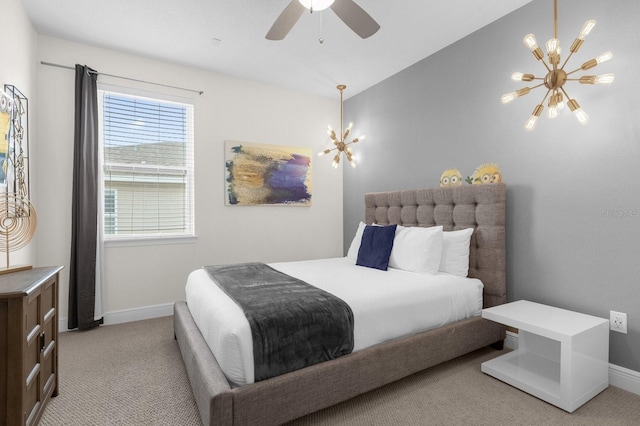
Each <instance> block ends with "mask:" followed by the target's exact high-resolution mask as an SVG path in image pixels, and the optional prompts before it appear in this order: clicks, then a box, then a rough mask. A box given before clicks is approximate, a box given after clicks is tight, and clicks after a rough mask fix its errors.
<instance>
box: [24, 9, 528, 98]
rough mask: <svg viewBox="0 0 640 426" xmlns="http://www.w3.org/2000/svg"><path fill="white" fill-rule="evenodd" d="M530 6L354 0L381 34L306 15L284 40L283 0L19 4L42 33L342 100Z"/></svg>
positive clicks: (328, 14) (330, 16)
mask: <svg viewBox="0 0 640 426" xmlns="http://www.w3.org/2000/svg"><path fill="white" fill-rule="evenodd" d="M530 1H532V0H447V1H425V0H394V1H390V0H356V2H357V3H358V4H359V5H360V6H361V7H362V8H363V9H365V10H366V11H367V12H368V13H369V14H370V15H371V16H372V17H373V18H374V19H375V20H376V21H377V22H378V23H379V24H380V27H381V28H380V30H379V31H378V32H377V33H376V34H374V35H373V36H371V37H369V38H368V39H361V38H360V37H358V36H357V35H356V34H355V33H353V32H352V31H351V30H350V29H349V28H348V27H347V26H346V25H345V24H344V23H343V22H342V21H341V20H340V19H339V18H338V17H337V16H336V15H335V13H333V11H332V10H331V9H326V10H324V11H316V12H314V13H312V14H311V13H308V12H307V13H304V14H303V15H302V17H301V18H300V20H299V21H298V22H297V24H296V25H295V26H294V27H293V29H292V30H291V32H290V33H289V34H288V35H287V37H286V38H285V39H284V40H282V41H269V40H266V39H265V34H266V33H267V31H268V30H269V28H270V27H271V25H272V24H273V22H274V21H275V19H276V18H277V17H278V15H279V14H280V12H281V11H282V10H283V9H284V8H285V7H286V6H287V4H289V2H290V0H92V1H87V0H55V1H52V0H22V3H23V4H24V6H25V9H26V11H27V14H28V15H29V17H30V19H31V21H32V22H33V25H34V27H35V29H36V31H37V32H38V33H39V34H43V35H49V36H54V37H59V38H62V39H67V40H71V41H76V42H82V43H85V44H90V45H95V46H99V47H105V48H110V49H115V50H119V51H123V52H128V53H133V54H136V55H142V56H146V57H150V58H155V59H160V60H164V61H168V62H173V63H178V64H183V65H188V66H193V67H197V68H201V69H206V70H211V71H214V72H218V73H222V74H227V75H233V76H237V77H241V78H247V79H251V80H256V81H260V82H264V83H267V84H271V85H274V86H277V87H282V88H287V89H292V90H296V91H299V92H304V93H309V94H314V95H320V96H327V97H332V96H337V90H336V88H335V87H336V85H337V84H346V85H347V87H348V88H347V90H346V91H345V93H344V96H345V98H348V97H350V96H353V95H354V94H357V93H359V92H360V91H362V90H364V89H367V88H368V87H371V86H373V85H375V84H376V83H378V82H380V81H382V80H384V79H386V78H387V77H389V76H391V75H393V74H395V73H397V72H398V71H400V70H402V69H404V68H406V67H408V66H410V65H412V64H414V63H416V62H418V61H419V60H421V59H423V58H425V57H427V56H429V55H431V54H433V53H435V52H437V51H438V50H440V49H442V48H444V47H446V46H448V45H449V44H451V43H453V42H455V41H457V40H459V39H461V38H463V37H465V36H466V35H468V34H470V33H472V32H474V31H476V30H477V29H479V28H482V27H483V26H485V25H487V24H489V23H491V22H493V21H495V20H496V19H498V18H500V17H502V16H504V15H506V14H508V13H509V12H511V11H513V10H515V9H517V8H519V7H521V6H523V5H525V4H527V3H529V2H530ZM320 38H322V39H323V40H324V42H323V43H320V42H319V39H320ZM81 60H82V59H81V58H78V61H81ZM62 65H73V64H62ZM88 65H91V64H88ZM101 71H103V72H105V73H110V72H114V71H111V70H108V69H105V70H101Z"/></svg>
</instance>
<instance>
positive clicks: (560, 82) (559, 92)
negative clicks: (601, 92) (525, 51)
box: [501, 0, 615, 132]
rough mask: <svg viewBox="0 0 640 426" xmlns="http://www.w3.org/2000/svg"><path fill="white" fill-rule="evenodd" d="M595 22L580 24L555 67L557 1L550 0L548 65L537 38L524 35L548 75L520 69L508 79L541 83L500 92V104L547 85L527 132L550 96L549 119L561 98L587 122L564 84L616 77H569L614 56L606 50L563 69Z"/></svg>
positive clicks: (557, 56) (601, 81)
mask: <svg viewBox="0 0 640 426" xmlns="http://www.w3.org/2000/svg"><path fill="white" fill-rule="evenodd" d="M595 25H596V21H595V20H593V19H590V20H588V21H587V22H585V23H584V25H583V26H582V30H581V31H580V34H579V35H578V37H577V38H576V39H575V40H574V42H573V44H572V45H571V47H570V48H569V52H570V53H569V56H567V59H566V60H565V61H564V63H563V64H562V66H558V65H559V64H560V41H559V40H558V0H554V1H553V38H552V39H549V41H547V43H546V48H547V55H548V57H549V64H547V62H546V61H545V59H544V53H543V52H542V49H540V47H538V44H537V42H536V38H535V36H534V35H533V34H527V35H526V36H525V37H524V40H523V41H524V44H525V46H527V47H528V48H529V49H530V50H531V53H533V56H534V57H535V58H536V59H537V60H538V61H541V62H542V64H543V65H544V67H545V68H546V69H547V75H546V76H545V77H536V76H534V75H533V74H523V73H520V72H516V73H513V75H512V76H511V78H512V79H513V80H515V81H527V82H528V81H534V80H542V83H540V84H538V85H537V86H532V87H523V88H522V89H519V90H516V91H515V92H511V93H507V94H506V95H503V96H502V98H501V101H502V103H503V104H508V103H509V102H511V101H513V100H514V99H516V98H519V97H520V96H524V95H526V94H528V93H529V92H530V91H531V90H533V89H536V88H538V87H542V86H544V87H546V88H547V93H546V94H545V95H544V98H542V101H541V102H540V104H538V105H536V107H535V108H534V110H533V114H531V117H529V119H528V120H527V122H526V123H525V125H524V128H525V130H526V131H529V132H530V131H532V130H533V129H534V128H535V127H536V122H537V121H538V117H540V115H541V114H542V111H543V109H544V103H545V101H546V100H547V98H549V103H548V105H547V106H548V107H549V109H548V112H547V116H548V117H549V118H555V117H557V116H558V114H559V112H560V111H561V110H562V109H564V106H565V104H564V99H565V98H566V99H568V101H567V105H568V106H569V109H570V110H571V111H572V112H573V113H574V114H575V116H576V118H577V119H578V121H579V122H580V123H581V124H587V122H588V121H589V116H588V115H587V114H586V113H585V112H584V111H583V110H582V108H581V107H580V105H579V104H578V102H577V101H576V100H575V99H573V98H571V97H570V96H569V95H568V94H567V92H566V90H565V88H564V84H565V83H566V82H567V81H578V82H579V83H580V84H611V83H613V80H614V78H615V76H614V75H613V74H602V75H598V76H595V75H584V76H582V77H579V78H569V76H570V75H571V74H574V73H576V72H578V71H586V70H589V69H591V68H593V67H595V66H596V65H598V64H600V63H602V62H605V61H608V60H609V59H611V58H612V57H613V54H612V53H611V52H605V53H603V54H602V55H600V56H598V57H597V58H595V59H591V60H589V61H587V62H585V63H583V64H582V65H580V67H579V68H577V69H575V70H573V71H569V72H567V71H565V70H564V68H565V66H566V65H567V62H569V59H570V58H571V56H572V55H573V54H574V53H576V52H577V51H578V49H580V46H582V43H583V42H584V39H585V37H586V36H587V35H588V34H589V32H591V30H592V29H593V27H594V26H595Z"/></svg>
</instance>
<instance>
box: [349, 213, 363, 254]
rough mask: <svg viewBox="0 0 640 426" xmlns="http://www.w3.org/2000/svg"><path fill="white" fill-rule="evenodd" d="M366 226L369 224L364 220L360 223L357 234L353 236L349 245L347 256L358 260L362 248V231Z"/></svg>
mask: <svg viewBox="0 0 640 426" xmlns="http://www.w3.org/2000/svg"><path fill="white" fill-rule="evenodd" d="M366 226H367V225H366V223H364V222H360V223H359V224H358V229H357V230H356V235H355V236H354V237H353V240H352V241H351V245H350V246H349V251H348V252H347V257H348V258H349V259H353V260H358V251H359V250H360V243H361V242H362V233H363V232H364V228H365V227H366Z"/></svg>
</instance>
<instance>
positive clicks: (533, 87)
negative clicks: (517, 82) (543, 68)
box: [529, 79, 544, 90]
mask: <svg viewBox="0 0 640 426" xmlns="http://www.w3.org/2000/svg"><path fill="white" fill-rule="evenodd" d="M541 80H544V79H541ZM540 86H544V82H543V83H540V84H538V85H536V86H532V87H530V88H529V90H533V89H537V88H538V87H540Z"/></svg>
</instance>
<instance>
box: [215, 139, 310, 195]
mask: <svg viewBox="0 0 640 426" xmlns="http://www.w3.org/2000/svg"><path fill="white" fill-rule="evenodd" d="M225 169H226V187H227V191H226V197H225V198H226V204H227V205H238V206H255V205H283V206H310V205H311V148H304V147H294V146H281V145H265V144H257V143H247V142H233V141H226V142H225Z"/></svg>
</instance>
